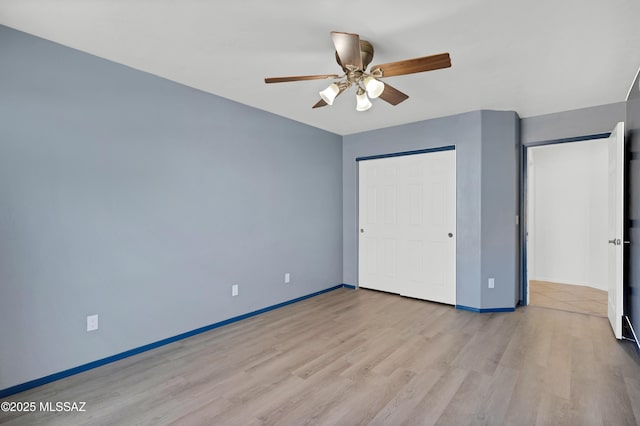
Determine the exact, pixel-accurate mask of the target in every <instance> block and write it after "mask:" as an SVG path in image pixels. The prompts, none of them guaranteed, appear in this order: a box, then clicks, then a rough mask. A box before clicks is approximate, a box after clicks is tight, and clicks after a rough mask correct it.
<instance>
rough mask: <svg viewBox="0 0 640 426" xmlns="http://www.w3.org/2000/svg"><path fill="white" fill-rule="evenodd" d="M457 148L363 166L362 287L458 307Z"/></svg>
mask: <svg viewBox="0 0 640 426" xmlns="http://www.w3.org/2000/svg"><path fill="white" fill-rule="evenodd" d="M455 170H456V166H455V150H450V151H439V152H432V153H425V154H415V155H407V156H400V157H389V158H382V159H374V160H364V161H360V163H359V256H358V259H359V261H358V281H359V283H358V284H359V286H361V287H363V288H370V289H374V290H382V291H388V292H392V293H398V294H401V295H403V296H409V297H415V298H419V299H425V300H432V301H436V302H441V303H448V304H455V303H456V286H455V267H456V264H455V253H456V236H455V232H456V229H455V225H456V189H455V188H456V185H455V175H456V174H455Z"/></svg>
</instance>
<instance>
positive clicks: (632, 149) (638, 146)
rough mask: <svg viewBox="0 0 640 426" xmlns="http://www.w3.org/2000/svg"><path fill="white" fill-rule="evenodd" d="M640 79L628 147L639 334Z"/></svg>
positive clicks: (633, 304)
mask: <svg viewBox="0 0 640 426" xmlns="http://www.w3.org/2000/svg"><path fill="white" fill-rule="evenodd" d="M638 84H640V76H636V80H635V81H634V82H633V86H632V88H631V92H630V93H629V99H628V100H627V111H626V112H627V121H626V125H627V131H626V137H627V146H628V148H629V153H628V158H629V163H628V164H629V191H628V194H629V199H628V200H627V201H628V202H629V208H628V210H627V211H628V214H629V225H630V227H629V240H630V241H631V244H630V245H629V261H630V262H629V269H628V273H629V276H628V279H627V283H628V284H627V285H628V287H627V292H626V296H627V298H626V299H627V303H626V306H625V314H626V315H627V316H628V317H629V318H630V320H631V323H632V324H633V328H634V329H635V332H636V334H637V333H638V332H640V90H639V88H638Z"/></svg>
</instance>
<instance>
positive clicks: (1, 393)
mask: <svg viewBox="0 0 640 426" xmlns="http://www.w3.org/2000/svg"><path fill="white" fill-rule="evenodd" d="M339 288H350V289H355V286H352V285H349V284H339V285H336V286H333V287H330V288H326V289H324V290H320V291H316V292H315V293H311V294H307V295H305V296H301V297H297V298H295V299H291V300H287V301H286V302H282V303H278V304H277V305H273V306H268V307H266V308H262V309H258V310H257V311H253V312H249V313H247V314H243V315H238V316H237V317H233V318H229V319H227V320H224V321H220V322H216V323H214V324H210V325H206V326H204V327H200V328H196V329H195V330H191V331H187V332H186V333H182V334H178V335H177V336H173V337H168V338H166V339H162V340H158V341H157V342H153V343H149V344H148V345H144V346H140V347H137V348H134V349H130V350H128V351H124V352H121V353H119V354H116V355H112V356H108V357H106V358H102V359H99V360H97V361H93V362H89V363H87V364H83V365H79V366H78V367H73V368H70V369H68V370H64V371H60V372H58V373H54V374H50V375H48V376H45V377H41V378H39V379H35V380H31V381H29V382H25V383H21V384H19V385H15V386H11V387H9V388H6V389H0V398H4V397H6V396H9V395H13V394H15V393H18V392H23V391H26V390H28V389H32V388H35V387H37V386H41V385H44V384H47V383H51V382H54V381H56V380H60V379H64V378H65V377H69V376H73V375H75V374H78V373H82V372H84V371H87V370H92V369H94V368H97V367H100V366H102V365H105V364H111V363H112V362H116V361H119V360H121V359H123V358H128V357H130V356H133V355H137V354H139V353H142V352H146V351H150V350H151V349H155V348H158V347H160V346H164V345H168V344H169V343H173V342H177V341H178V340H183V339H186V338H188V337H191V336H195V335H196V334H200V333H204V332H206V331H209V330H213V329H215V328H218V327H222V326H223V325H227V324H231V323H234V322H238V321H241V320H243V319H246V318H250V317H253V316H256V315H260V314H263V313H265V312H268V311H272V310H274V309H278V308H282V307H283V306H287V305H291V304H292V303H296V302H300V301H302V300H305V299H309V298H311V297H315V296H319V295H321V294H323V293H328V292H330V291H333V290H337V289H339Z"/></svg>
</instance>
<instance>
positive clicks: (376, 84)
mask: <svg viewBox="0 0 640 426" xmlns="http://www.w3.org/2000/svg"><path fill="white" fill-rule="evenodd" d="M363 83H364V87H365V88H366V89H367V95H369V97H370V98H371V99H375V98H377V97H378V96H380V95H381V94H382V92H383V91H384V83H383V82H381V81H380V80H378V79H376V78H375V77H373V76H372V75H368V76H367V77H365V78H364V81H363Z"/></svg>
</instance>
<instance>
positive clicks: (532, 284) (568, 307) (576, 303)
mask: <svg viewBox="0 0 640 426" xmlns="http://www.w3.org/2000/svg"><path fill="white" fill-rule="evenodd" d="M529 299H530V300H529V304H530V305H535V306H542V307H545V308H553V309H561V310H563V311H569V312H577V313H582V314H587V315H599V316H601V317H606V316H607V292H606V291H602V290H598V289H597V288H593V287H586V286H581V285H570V284H560V283H553V282H549V281H534V280H531V281H529Z"/></svg>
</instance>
